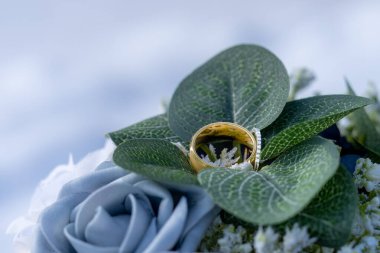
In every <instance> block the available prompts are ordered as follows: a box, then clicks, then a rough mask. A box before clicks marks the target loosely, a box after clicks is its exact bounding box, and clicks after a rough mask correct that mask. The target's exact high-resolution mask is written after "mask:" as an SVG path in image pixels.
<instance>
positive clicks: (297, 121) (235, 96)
mask: <svg viewBox="0 0 380 253" xmlns="http://www.w3.org/2000/svg"><path fill="white" fill-rule="evenodd" d="M313 79H314V75H313V74H312V73H311V72H310V71H308V70H305V69H302V70H300V71H298V72H296V73H295V74H293V75H291V76H290V77H289V76H288V73H287V71H286V69H285V67H284V65H283V64H282V62H281V61H280V60H279V59H278V58H277V57H276V56H275V55H274V54H272V53H271V52H269V51H268V50H267V49H265V48H263V47H260V46H256V45H239V46H235V47H232V48H229V49H227V50H225V51H223V52H221V53H220V54H218V55H216V56H214V57H213V58H212V59H211V60H209V61H208V62H206V63H205V64H203V65H202V66H200V67H199V68H197V69H196V70H195V71H194V72H193V73H191V74H190V75H189V76H187V77H186V78H185V79H184V80H183V81H182V82H181V83H180V84H179V86H178V88H177V89H176V91H175V93H174V95H173V97H172V99H171V101H170V104H169V106H168V110H167V112H165V113H164V114H161V115H157V116H154V117H151V118H148V119H146V120H144V121H142V122H138V123H136V124H134V125H131V126H128V127H126V128H123V129H120V130H118V131H115V132H111V133H109V134H108V135H107V136H108V138H107V140H106V144H105V147H104V148H103V149H101V150H98V151H95V152H94V153H91V154H89V155H87V156H86V157H85V158H83V159H82V160H81V161H80V162H79V163H74V162H73V161H72V159H70V161H69V162H68V164H66V165H61V166H58V167H57V168H55V169H54V170H53V171H52V172H51V174H50V175H49V176H48V177H47V178H46V179H45V180H43V181H42V182H41V183H40V185H39V186H38V188H37V189H36V191H35V193H34V196H33V199H32V204H31V207H30V210H29V212H28V213H27V215H25V216H24V217H20V218H19V219H17V220H16V221H14V222H13V223H12V224H11V225H10V227H9V228H8V233H10V234H13V235H14V248H15V250H16V252H35V253H42V252H62V253H71V252H72V253H90V252H91V253H97V252H99V253H100V252H102V253H104V252H107V253H108V252H109V253H113V252H115V253H118V252H120V253H121V252H168V251H171V252H196V251H199V252H258V253H267V252H268V253H271V252H278V253H280V252H281V253H285V252H292V253H296V252H340V253H345V252H378V251H379V250H380V246H379V232H380V230H379V228H380V216H379V215H380V198H379V192H380V164H378V163H379V162H380V127H379V126H380V124H379V123H380V104H379V100H378V98H377V94H375V92H372V94H371V96H370V98H365V97H359V96H356V95H355V93H354V91H353V90H352V88H351V86H350V85H349V82H348V81H346V82H347V87H348V91H349V94H348V95H325V96H321V95H318V96H314V97H310V98H305V99H298V100H296V99H295V97H296V95H297V93H298V91H299V90H301V89H304V88H305V87H307V86H308V85H309V84H310V83H311V82H312V81H313ZM367 105H369V106H368V107H367V108H364V107H366V106H367ZM346 116H347V117H346ZM345 117H346V118H345ZM343 118H345V119H344V121H340V120H341V119H343ZM338 121H339V122H338Z"/></svg>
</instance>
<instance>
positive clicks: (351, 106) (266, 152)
mask: <svg viewBox="0 0 380 253" xmlns="http://www.w3.org/2000/svg"><path fill="white" fill-rule="evenodd" d="M370 103H371V100H369V99H367V98H363V97H357V96H349V95H328V96H315V97H310V98H306V99H300V100H295V101H291V102H288V103H287V104H286V106H285V108H284V110H283V111H282V113H281V114H280V116H279V117H278V119H276V121H275V122H273V124H272V125H270V126H269V127H267V128H265V129H264V130H263V131H262V137H263V141H264V143H265V146H264V149H263V150H262V153H261V159H263V160H266V159H270V158H273V157H276V156H277V155H279V154H281V153H282V152H284V151H285V150H287V149H289V148H290V147H292V146H294V145H296V144H298V143H300V142H302V141H304V140H306V139H309V138H310V137H312V136H314V135H316V134H318V133H320V132H321V131H323V130H324V129H326V128H328V127H329V126H331V125H332V124H334V123H335V122H337V121H338V120H340V119H341V118H343V117H344V116H346V115H347V114H349V113H351V112H353V111H355V110H357V109H358V108H361V107H363V106H366V105H368V104H370Z"/></svg>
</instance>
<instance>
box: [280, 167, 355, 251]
mask: <svg viewBox="0 0 380 253" xmlns="http://www.w3.org/2000/svg"><path fill="white" fill-rule="evenodd" d="M357 208H358V194H357V190H356V187H355V185H354V182H353V179H352V176H351V174H350V173H349V172H348V171H347V169H345V168H344V167H339V169H338V171H337V173H336V174H335V175H334V176H333V177H332V178H331V179H330V180H329V181H328V182H327V184H326V185H325V186H324V187H323V188H322V190H321V191H320V192H319V193H318V195H317V196H316V197H315V198H314V199H313V201H312V202H311V203H310V204H309V205H308V206H307V207H306V208H305V209H304V210H302V212H301V213H299V214H298V215H297V216H296V217H294V218H293V219H291V220H289V221H288V222H287V223H286V225H287V226H291V225H292V224H294V223H298V224H301V225H304V226H307V227H308V231H309V233H310V234H311V235H312V236H315V237H317V238H318V244H320V245H323V246H327V247H332V248H337V247H340V246H343V245H344V244H345V243H346V242H347V240H348V239H349V236H350V234H351V227H352V224H353V221H354V218H355V214H356V211H357Z"/></svg>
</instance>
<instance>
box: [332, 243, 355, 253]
mask: <svg viewBox="0 0 380 253" xmlns="http://www.w3.org/2000/svg"><path fill="white" fill-rule="evenodd" d="M337 253H359V252H358V251H357V250H355V248H354V247H353V243H350V244H348V245H344V246H343V247H342V248H340V249H339V250H338V252H337Z"/></svg>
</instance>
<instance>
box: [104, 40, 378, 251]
mask: <svg viewBox="0 0 380 253" xmlns="http://www.w3.org/2000/svg"><path fill="white" fill-rule="evenodd" d="M301 74H302V75H301ZM301 74H300V75H301V76H298V77H295V78H296V79H295V80H296V82H295V85H294V89H295V92H296V91H297V90H300V89H302V88H304V87H306V86H307V85H308V84H309V83H310V82H311V81H312V80H313V78H314V76H312V75H311V73H308V72H305V71H304V72H302V73H301ZM301 77H302V78H301ZM297 82H298V83H297ZM288 93H289V77H288V75H287V72H286V69H285V67H284V66H283V64H282V63H281V61H280V60H279V59H278V58H277V57H276V56H275V55H273V54H272V53H271V52H269V51H268V50H266V49H264V48H262V47H259V46H256V45H240V46H236V47H232V48H230V49H227V50H225V51H223V52H221V53H220V54H218V55H216V56H215V57H213V58H212V59H211V60H209V61H208V62H206V63H205V64H204V65H202V66H201V67H199V68H198V69H196V70H195V71H194V72H193V73H191V74H190V75H189V76H187V77H186V78H185V79H184V80H183V81H182V82H181V84H180V85H179V87H178V88H177V90H176V91H175V93H174V95H173V97H172V99H171V102H170V105H169V110H168V115H166V114H162V115H158V116H156V117H152V118H149V119H147V120H144V121H142V122H139V123H137V124H134V125H132V126H129V127H127V128H124V129H121V130H119V131H115V132H112V133H110V134H109V137H110V138H111V139H112V140H113V141H114V142H115V144H117V145H118V147H117V148H116V150H115V152H114V157H113V159H114V161H115V163H116V164H118V165H119V166H121V167H123V168H125V169H127V170H130V171H134V172H136V173H139V174H142V175H144V176H146V177H149V178H151V179H154V180H158V181H163V182H174V183H184V184H198V183H200V184H201V186H203V187H204V188H205V190H206V191H207V192H208V193H209V194H210V196H211V197H212V198H213V200H214V201H215V203H216V204H218V205H219V206H220V207H222V208H223V209H224V210H226V211H227V212H228V213H230V214H232V215H234V216H235V217H234V218H237V219H240V220H242V221H243V222H247V223H249V224H252V225H253V226H255V225H270V224H277V225H278V226H280V227H281V226H284V225H289V224H292V223H295V222H298V223H300V224H301V225H307V226H308V227H309V231H310V232H311V233H312V235H314V236H317V237H318V238H319V243H320V244H322V245H326V246H331V247H338V246H340V245H342V244H343V243H345V241H346V240H347V238H348V235H349V233H350V229H351V224H352V220H353V217H354V215H355V208H356V206H357V194H356V190H355V188H354V187H353V183H352V179H351V177H350V175H349V174H348V173H347V172H345V171H344V169H341V168H340V169H338V166H339V152H338V149H337V147H336V146H335V145H334V144H333V143H332V142H331V141H328V140H325V139H322V138H319V137H313V136H315V135H316V134H318V133H319V132H321V131H323V130H324V129H326V128H328V127H329V126H330V125H332V124H334V123H335V122H337V121H338V120H339V119H341V118H342V117H344V116H346V115H347V114H350V113H352V112H353V113H352V114H351V115H352V122H353V124H354V125H355V129H356V130H357V131H358V135H357V136H358V137H357V139H356V141H357V142H358V143H360V144H361V145H363V146H364V147H366V148H367V149H368V150H370V151H371V152H372V153H374V154H377V155H379V157H380V145H379V143H380V136H379V134H378V132H377V131H376V129H375V128H374V127H373V125H372V123H371V121H370V119H369V117H368V115H367V114H366V113H365V110H364V109H360V108H362V107H364V106H366V105H368V104H370V103H371V101H370V100H368V99H366V98H362V97H357V96H354V94H352V95H333V96H316V97H312V98H307V99H301V100H295V101H291V102H288V103H286V101H287V99H288V95H289V94H288ZM292 96H293V97H294V94H293V95H292V94H291V95H290V97H292ZM220 121H226V122H234V123H237V124H239V125H241V126H244V127H246V128H247V129H249V130H253V128H259V129H262V137H263V142H264V144H265V146H264V148H263V150H262V159H264V160H266V161H265V164H269V165H267V166H264V167H263V168H261V170H260V171H253V170H241V169H240V170H239V169H227V168H210V169H206V170H204V171H202V172H201V173H199V174H198V177H197V175H195V174H194V171H193V170H192V168H191V166H190V164H189V162H188V158H187V156H186V155H185V154H184V153H182V152H181V151H180V150H179V149H178V148H177V147H176V146H174V145H173V144H172V143H171V142H182V143H184V144H186V143H188V142H189V141H190V139H191V137H192V135H193V134H194V133H195V132H196V131H197V130H198V129H199V128H201V127H203V126H204V125H206V124H209V123H213V122H220ZM276 157H277V158H276ZM273 158H276V159H275V160H274V162H273V163H270V161H271V159H273ZM337 170H338V171H337Z"/></svg>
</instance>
